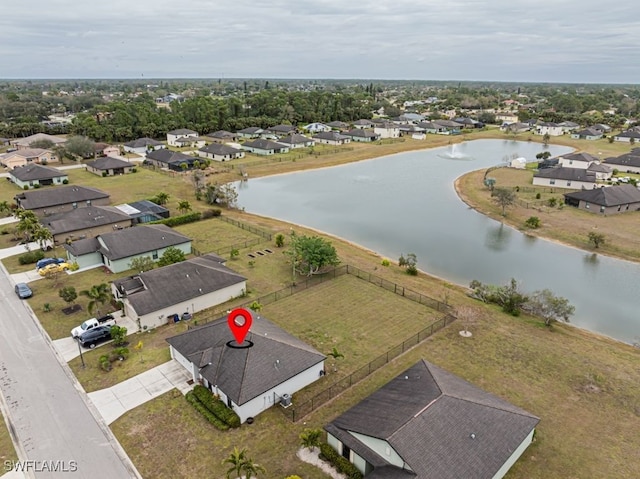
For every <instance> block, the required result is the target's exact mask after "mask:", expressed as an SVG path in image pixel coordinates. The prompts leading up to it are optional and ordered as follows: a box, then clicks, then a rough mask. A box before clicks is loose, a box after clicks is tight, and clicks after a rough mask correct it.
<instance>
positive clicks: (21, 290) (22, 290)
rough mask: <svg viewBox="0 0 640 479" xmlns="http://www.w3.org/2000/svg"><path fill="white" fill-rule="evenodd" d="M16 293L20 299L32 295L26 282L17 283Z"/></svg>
mask: <svg viewBox="0 0 640 479" xmlns="http://www.w3.org/2000/svg"><path fill="white" fill-rule="evenodd" d="M15 291H16V294H17V295H18V298H20V299H27V298H30V297H31V296H33V291H31V288H29V286H28V285H27V284H26V283H18V284H16V288H15Z"/></svg>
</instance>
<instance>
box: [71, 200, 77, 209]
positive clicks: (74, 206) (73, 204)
mask: <svg viewBox="0 0 640 479" xmlns="http://www.w3.org/2000/svg"><path fill="white" fill-rule="evenodd" d="M71 207H72V208H73V209H74V210H75V209H76V208H77V207H78V203H76V202H75V201H74V202H73V203H71Z"/></svg>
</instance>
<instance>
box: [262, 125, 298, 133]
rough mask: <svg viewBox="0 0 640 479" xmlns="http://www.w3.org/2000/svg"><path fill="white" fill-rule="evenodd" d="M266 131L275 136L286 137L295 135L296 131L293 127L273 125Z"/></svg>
mask: <svg viewBox="0 0 640 479" xmlns="http://www.w3.org/2000/svg"><path fill="white" fill-rule="evenodd" d="M266 131H267V132H268V133H272V134H274V135H277V136H286V135H291V134H293V133H297V132H298V129H297V128H296V127H295V126H293V125H275V126H270V127H269V128H267V129H266Z"/></svg>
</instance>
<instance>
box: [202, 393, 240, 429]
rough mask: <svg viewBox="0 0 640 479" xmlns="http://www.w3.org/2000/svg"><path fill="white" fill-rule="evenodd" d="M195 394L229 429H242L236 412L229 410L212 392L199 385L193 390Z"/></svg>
mask: <svg viewBox="0 0 640 479" xmlns="http://www.w3.org/2000/svg"><path fill="white" fill-rule="evenodd" d="M193 394H194V395H195V396H196V397H197V398H198V400H199V401H200V402H201V403H202V404H203V405H204V407H206V408H207V409H208V410H209V411H210V412H211V413H212V414H214V415H215V416H217V418H218V419H220V420H221V421H222V422H224V423H225V424H227V425H228V426H229V427H240V418H239V417H238V415H237V414H236V413H235V411H234V410H233V409H230V408H228V407H227V405H226V404H225V403H223V402H222V401H221V400H220V399H218V398H217V397H215V396H214V395H213V394H211V391H209V390H208V389H207V388H205V387H204V386H201V385H200V384H197V385H196V386H195V387H194V388H193Z"/></svg>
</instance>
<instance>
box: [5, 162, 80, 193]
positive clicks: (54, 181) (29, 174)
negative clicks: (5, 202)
mask: <svg viewBox="0 0 640 479" xmlns="http://www.w3.org/2000/svg"><path fill="white" fill-rule="evenodd" d="M9 178H10V179H11V181H12V182H13V183H15V184H16V185H17V186H18V187H20V188H22V189H24V188H25V186H26V187H27V188H39V187H40V186H49V185H62V184H64V181H65V180H66V181H67V182H69V176H68V175H67V174H66V173H65V172H64V171H61V170H58V169H56V168H50V167H48V166H42V165H38V164H37V163H31V164H29V165H25V166H17V167H15V168H14V169H13V170H11V171H10V172H9ZM36 185H37V186H36Z"/></svg>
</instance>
